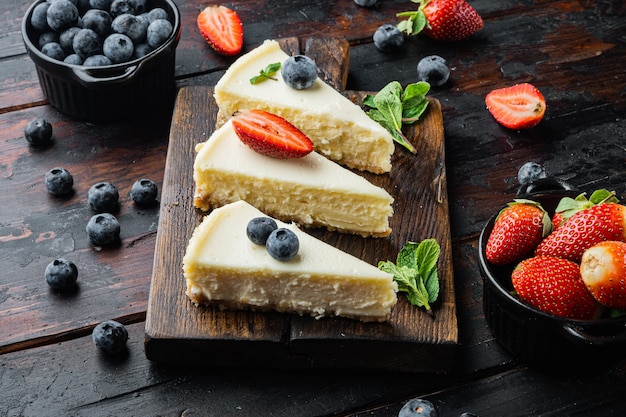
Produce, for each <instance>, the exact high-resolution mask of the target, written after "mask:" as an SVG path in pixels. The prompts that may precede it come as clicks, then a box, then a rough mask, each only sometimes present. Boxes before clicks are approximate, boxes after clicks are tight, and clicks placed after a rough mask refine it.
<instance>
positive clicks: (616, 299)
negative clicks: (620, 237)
mask: <svg viewBox="0 0 626 417" xmlns="http://www.w3.org/2000/svg"><path fill="white" fill-rule="evenodd" d="M580 274H581V276H582V279H583V282H584V283H585V285H586V286H587V289H589V291H590V292H591V295H593V297H594V298H595V299H596V300H598V302H599V303H600V304H602V305H603V306H605V307H608V308H614V309H617V310H626V242H619V241H614V240H607V241H604V242H600V243H598V244H596V245H594V246H592V247H590V248H589V249H587V250H586V251H585V252H584V253H583V256H582V259H581V261H580Z"/></svg>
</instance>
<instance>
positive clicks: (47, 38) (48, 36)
mask: <svg viewBox="0 0 626 417" xmlns="http://www.w3.org/2000/svg"><path fill="white" fill-rule="evenodd" d="M50 42H56V43H59V34H58V33H57V32H54V31H48V32H44V33H42V34H41V35H39V49H41V48H43V46H44V45H45V44H47V43H50Z"/></svg>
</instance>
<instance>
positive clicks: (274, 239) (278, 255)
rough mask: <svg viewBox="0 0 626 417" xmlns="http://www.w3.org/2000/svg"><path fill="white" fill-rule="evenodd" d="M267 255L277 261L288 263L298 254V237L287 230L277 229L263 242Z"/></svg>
mask: <svg viewBox="0 0 626 417" xmlns="http://www.w3.org/2000/svg"><path fill="white" fill-rule="evenodd" d="M265 246H266V247H267V253H269V254H270V256H271V257H272V258H274V259H276V260H278V261H288V260H290V259H291V258H293V257H294V256H296V254H297V253H298V249H300V242H299V241H298V236H296V234H295V233H294V232H292V231H291V230H289V229H285V228H279V229H276V230H274V231H273V232H272V233H270V235H269V236H268V237H267V241H266V242H265Z"/></svg>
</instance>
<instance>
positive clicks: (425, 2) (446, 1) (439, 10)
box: [397, 0, 484, 41]
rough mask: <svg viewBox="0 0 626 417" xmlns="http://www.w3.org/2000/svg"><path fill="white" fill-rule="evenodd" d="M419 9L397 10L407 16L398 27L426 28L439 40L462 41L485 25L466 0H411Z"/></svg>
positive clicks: (415, 31)
mask: <svg viewBox="0 0 626 417" xmlns="http://www.w3.org/2000/svg"><path fill="white" fill-rule="evenodd" d="M411 1H412V2H413V3H421V4H420V7H419V9H418V10H417V11H413V12H403V13H398V15H397V16H398V17H406V18H407V19H405V20H403V21H401V22H399V23H398V29H400V30H401V31H402V32H404V33H406V34H407V35H415V34H418V33H420V32H423V33H424V34H426V35H427V36H429V37H431V38H433V39H437V40H440V41H459V40H461V39H465V38H467V37H468V36H470V35H471V34H473V33H474V32H476V31H478V30H480V29H482V28H483V26H484V23H483V19H482V18H481V17H480V15H479V14H478V12H477V11H476V10H475V9H474V8H473V7H472V6H470V5H469V4H468V3H467V2H466V1H465V0H411Z"/></svg>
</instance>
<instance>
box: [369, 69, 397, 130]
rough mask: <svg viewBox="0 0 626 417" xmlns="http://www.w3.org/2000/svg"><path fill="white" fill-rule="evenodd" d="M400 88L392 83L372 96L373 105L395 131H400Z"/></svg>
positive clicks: (395, 82)
mask: <svg viewBox="0 0 626 417" xmlns="http://www.w3.org/2000/svg"><path fill="white" fill-rule="evenodd" d="M401 94H402V86H401V85H400V83H399V82H397V81H392V82H390V83H389V84H387V85H386V86H385V87H383V89H382V90H380V91H379V92H378V94H376V95H375V96H374V105H375V106H376V109H378V111H380V112H381V113H382V115H383V116H384V117H385V119H387V121H388V122H389V123H390V124H391V125H392V126H393V127H394V129H396V130H401V129H402V100H401V99H400V96H401Z"/></svg>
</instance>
